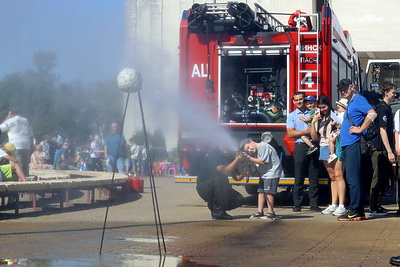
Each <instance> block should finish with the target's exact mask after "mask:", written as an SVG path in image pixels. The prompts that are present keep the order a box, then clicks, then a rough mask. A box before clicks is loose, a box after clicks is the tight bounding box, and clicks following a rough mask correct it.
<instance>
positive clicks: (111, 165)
mask: <svg viewBox="0 0 400 267" xmlns="http://www.w3.org/2000/svg"><path fill="white" fill-rule="evenodd" d="M108 157H109V158H110V161H109V162H108V164H107V165H108V171H109V172H114V166H115V160H116V159H115V157H112V156H108ZM116 161H117V162H116V163H117V164H116V166H117V169H118V172H119V173H122V174H126V173H125V168H124V159H123V158H118V159H117V160H116Z"/></svg>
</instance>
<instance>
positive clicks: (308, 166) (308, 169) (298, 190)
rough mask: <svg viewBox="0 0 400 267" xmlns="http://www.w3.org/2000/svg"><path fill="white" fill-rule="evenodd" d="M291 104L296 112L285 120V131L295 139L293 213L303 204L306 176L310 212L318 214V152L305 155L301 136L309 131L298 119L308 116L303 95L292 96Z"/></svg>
mask: <svg viewBox="0 0 400 267" xmlns="http://www.w3.org/2000/svg"><path fill="white" fill-rule="evenodd" d="M293 103H294V104H295V106H296V110H294V111H293V112H291V113H290V114H289V115H288V118H287V121H286V123H287V125H286V128H287V129H286V131H287V134H288V136H289V137H290V138H294V139H295V147H294V153H293V158H294V172H295V174H294V176H295V177H294V179H295V182H294V186H293V203H294V207H293V211H294V212H298V211H301V206H302V202H303V190H304V179H305V177H306V175H307V174H308V177H309V181H310V185H309V188H308V195H309V198H310V210H311V211H317V212H320V211H321V208H320V207H318V194H319V190H318V175H319V168H320V166H321V165H320V162H319V160H318V156H319V155H318V154H319V153H318V151H317V152H316V153H313V154H310V155H307V151H308V146H307V145H306V144H305V143H304V141H303V140H302V139H301V136H303V135H310V134H311V130H310V127H309V126H308V125H307V123H306V122H304V121H302V120H301V119H300V117H304V118H307V117H309V116H310V114H309V110H308V109H307V108H306V107H305V106H304V93H303V92H296V93H295V94H294V95H293Z"/></svg>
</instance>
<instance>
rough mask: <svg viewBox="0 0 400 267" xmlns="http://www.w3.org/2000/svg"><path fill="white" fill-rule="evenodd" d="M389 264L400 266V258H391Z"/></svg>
mask: <svg viewBox="0 0 400 267" xmlns="http://www.w3.org/2000/svg"><path fill="white" fill-rule="evenodd" d="M389 262H390V264H392V265H395V266H400V256H395V257H391V258H390V261H389Z"/></svg>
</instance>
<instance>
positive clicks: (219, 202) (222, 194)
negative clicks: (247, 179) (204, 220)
mask: <svg viewBox="0 0 400 267" xmlns="http://www.w3.org/2000/svg"><path fill="white" fill-rule="evenodd" d="M242 159H244V158H243V157H242V156H240V155H237V156H235V154H234V153H229V152H228V151H227V150H226V149H225V148H221V147H220V148H216V149H213V150H212V151H210V152H209V153H207V154H206V156H205V158H204V159H203V161H202V163H201V166H200V171H199V175H198V178H197V186H196V189H197V192H198V193H199V195H200V197H201V198H202V199H203V200H204V201H206V202H207V205H208V208H209V209H210V211H211V217H212V218H213V219H214V220H232V219H233V217H232V216H230V215H229V214H227V213H226V211H227V210H232V209H235V208H237V207H240V206H241V205H242V203H243V201H244V198H243V196H242V195H241V194H240V193H239V192H237V191H236V190H234V189H233V188H232V185H230V184H229V180H228V175H232V174H233V172H234V171H235V168H236V167H237V166H238V165H239V163H240V162H241V161H242ZM235 177H236V176H235Z"/></svg>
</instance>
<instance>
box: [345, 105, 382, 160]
mask: <svg viewBox="0 0 400 267" xmlns="http://www.w3.org/2000/svg"><path fill="white" fill-rule="evenodd" d="M379 105H380V103H379V104H378V105H376V107H375V109H376V108H377V107H378V106H379ZM346 115H347V119H348V120H349V122H350V123H351V125H353V126H356V125H355V124H354V122H353V120H352V119H351V118H350V116H349V114H348V113H347V112H346ZM379 128H380V127H379V126H378V125H377V124H376V123H375V122H372V123H371V125H370V126H368V128H367V129H366V130H365V131H364V133H363V134H362V135H361V140H360V148H361V154H363V155H370V154H371V153H372V151H374V150H375V149H376V147H375V146H374V144H373V140H374V139H375V137H377V136H378V134H379V130H380V129H379Z"/></svg>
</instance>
